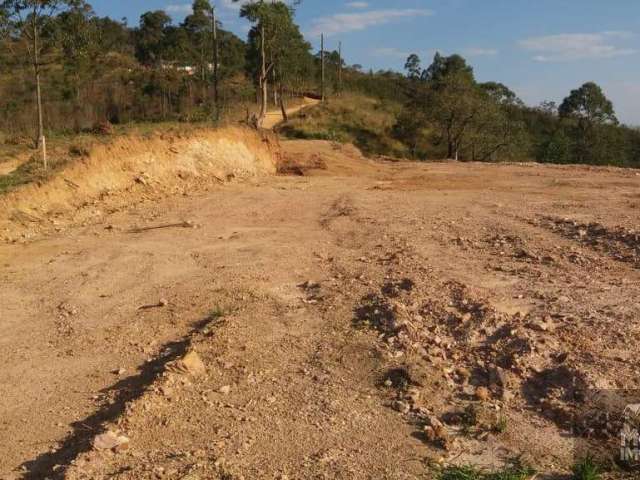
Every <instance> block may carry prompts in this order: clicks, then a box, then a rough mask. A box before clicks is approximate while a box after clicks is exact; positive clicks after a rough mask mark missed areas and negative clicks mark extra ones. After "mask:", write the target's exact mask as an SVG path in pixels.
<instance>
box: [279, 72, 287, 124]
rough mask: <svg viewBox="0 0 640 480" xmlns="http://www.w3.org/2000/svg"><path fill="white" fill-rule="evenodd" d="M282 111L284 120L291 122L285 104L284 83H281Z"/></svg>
mask: <svg viewBox="0 0 640 480" xmlns="http://www.w3.org/2000/svg"><path fill="white" fill-rule="evenodd" d="M280 110H281V111H282V118H283V120H284V121H285V122H288V121H289V116H288V115H287V107H286V105H285V104H284V87H283V85H282V82H280Z"/></svg>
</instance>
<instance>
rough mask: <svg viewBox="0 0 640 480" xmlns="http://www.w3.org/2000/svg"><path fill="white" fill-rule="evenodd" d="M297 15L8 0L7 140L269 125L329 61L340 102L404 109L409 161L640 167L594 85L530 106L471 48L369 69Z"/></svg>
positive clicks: (274, 7)
mask: <svg viewBox="0 0 640 480" xmlns="http://www.w3.org/2000/svg"><path fill="white" fill-rule="evenodd" d="M298 3H299V2H298ZM294 15H295V11H294V9H293V7H291V6H289V5H288V4H285V3H284V2H280V1H275V2H271V1H269V2H267V1H264V0H257V1H253V2H250V3H247V4H243V6H242V8H241V9H240V16H241V17H243V18H244V19H246V20H247V21H248V22H249V23H250V24H251V29H250V30H249V33H248V35H247V38H246V39H241V38H239V37H238V36H236V35H234V34H233V33H231V32H229V31H227V30H225V29H224V28H223V27H224V26H223V25H221V24H220V22H219V21H218V20H217V18H216V11H215V9H214V8H213V6H212V4H211V3H210V2H209V0H195V1H194V2H193V9H192V13H191V14H189V15H188V16H187V17H186V18H185V19H184V21H183V22H181V23H179V24H175V23H174V22H173V21H172V19H171V17H170V16H169V15H168V14H167V13H166V12H164V11H162V10H157V11H149V12H146V13H144V14H143V15H141V17H140V19H139V22H138V25H137V26H135V27H131V26H129V25H128V24H127V22H126V20H122V21H116V20H113V19H110V18H106V17H98V16H97V15H96V14H95V13H94V11H93V9H92V8H91V6H90V5H89V4H88V3H86V2H84V1H83V0H46V1H43V0H26V1H25V0H4V1H2V0H0V141H2V142H18V141H25V139H29V138H31V139H36V142H35V144H37V143H38V139H40V138H41V136H42V135H43V134H45V133H48V132H71V133H73V132H80V131H98V132H100V131H105V130H108V128H109V125H111V124H125V123H131V122H158V121H181V122H201V121H208V122H215V121H218V120H220V119H224V118H225V117H228V116H229V115H230V112H235V114H237V113H238V112H244V111H248V110H247V108H248V106H251V109H252V111H256V112H257V113H256V118H257V119H258V121H259V119H260V118H261V117H262V116H263V115H264V113H265V111H266V109H267V108H269V104H272V105H274V106H277V107H280V108H282V109H283V110H284V107H285V104H286V102H287V101H289V99H290V98H292V97H295V96H299V95H302V94H303V93H309V92H315V93H316V94H319V92H320V90H321V78H322V77H323V74H322V71H323V70H324V79H325V83H324V85H325V91H326V93H327V98H328V99H329V101H331V102H333V101H335V102H337V101H339V99H338V98H337V97H338V95H340V94H341V93H343V92H359V93H362V94H366V95H368V96H371V97H374V98H376V99H378V101H380V102H395V103H398V104H401V105H402V108H401V109H400V111H399V114H398V115H397V118H395V119H394V122H393V126H392V127H390V128H389V131H388V132H387V133H388V135H390V136H392V137H393V138H394V139H396V140H397V141H399V142H402V144H403V145H404V146H405V147H406V149H405V151H406V156H408V157H412V158H416V159H436V158H457V159H459V160H476V161H504V160H536V161H540V162H553V163H589V164H613V165H623V166H640V132H639V131H638V130H637V129H634V128H630V127H626V126H622V125H620V124H619V122H618V120H617V118H616V115H615V111H614V106H613V105H612V104H611V102H610V101H609V100H608V99H607V98H606V96H605V94H604V92H603V91H602V90H601V89H600V87H599V86H598V85H596V84H594V83H585V84H584V85H583V86H581V87H578V88H576V90H574V91H572V92H568V96H567V98H566V99H565V100H564V101H563V102H562V103H561V104H560V105H556V104H554V103H551V102H545V103H544V104H542V105H540V106H539V107H529V106H526V105H525V104H524V103H523V102H522V101H521V100H520V99H519V98H518V97H517V95H516V94H515V93H514V92H513V91H511V90H510V89H509V88H508V87H507V86H505V85H503V84H501V83H497V82H484V83H482V82H478V81H477V80H476V78H475V76H474V72H473V69H472V67H471V66H470V65H468V64H467V62H466V60H465V59H464V58H462V57H461V56H459V55H451V56H448V57H445V56H442V55H440V54H436V56H435V58H434V59H433V61H432V63H431V64H430V65H429V66H427V67H424V68H423V66H422V64H421V60H420V58H418V56H417V55H411V56H410V57H409V58H408V59H407V62H406V66H405V69H406V71H405V73H399V72H393V71H379V72H373V71H369V72H364V71H363V70H362V67H360V66H359V65H353V66H348V65H346V64H345V63H344V61H343V59H342V57H341V55H340V54H339V53H338V52H337V51H325V52H314V51H312V47H311V44H310V43H308V41H307V40H306V39H305V38H304V36H303V35H302V33H301V31H300V29H299V27H298V26H297V25H296V23H295V17H294ZM323 56H324V69H323V68H322V63H323V62H322V58H323ZM381 153H382V152H381Z"/></svg>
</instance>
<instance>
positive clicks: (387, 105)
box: [278, 94, 407, 157]
mask: <svg viewBox="0 0 640 480" xmlns="http://www.w3.org/2000/svg"><path fill="white" fill-rule="evenodd" d="M400 109H401V105H400V104H396V103H391V102H384V103H383V102H382V101H380V100H376V99H373V98H370V97H366V96H363V95H357V94H345V95H344V96H342V97H340V98H334V99H331V100H329V101H328V102H327V103H326V104H324V105H319V106H316V107H313V108H309V109H307V110H305V111H304V112H302V113H301V114H300V115H297V116H296V117H294V118H292V119H291V120H290V121H289V122H288V123H287V124H285V125H283V126H282V127H280V128H279V130H278V131H279V132H281V133H283V134H284V135H286V136H288V137H289V138H297V139H310V140H330V141H334V142H340V143H353V144H354V145H356V146H357V147H358V148H359V149H360V150H361V151H362V152H364V153H365V154H366V155H389V156H395V157H404V156H406V154H407V151H406V147H404V146H403V145H402V144H401V143H400V142H398V141H397V140H395V139H393V138H392V136H391V134H390V132H391V128H392V127H393V124H394V123H395V120H396V115H397V113H398V112H399V111H400Z"/></svg>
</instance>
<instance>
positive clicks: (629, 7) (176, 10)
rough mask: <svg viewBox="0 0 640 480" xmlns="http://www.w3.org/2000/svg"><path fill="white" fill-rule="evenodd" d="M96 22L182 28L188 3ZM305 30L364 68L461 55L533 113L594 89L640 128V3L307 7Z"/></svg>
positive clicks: (231, 21)
mask: <svg viewBox="0 0 640 480" xmlns="http://www.w3.org/2000/svg"><path fill="white" fill-rule="evenodd" d="M91 3H92V5H93V6H94V9H95V10H96V12H97V13H98V14H99V15H109V16H111V17H114V18H121V17H127V18H128V19H129V23H130V24H136V23H137V20H138V18H139V16H140V14H141V13H142V12H144V11H147V10H153V9H165V10H167V11H168V12H169V13H170V14H171V15H172V16H173V17H174V18H175V20H176V21H180V20H181V19H182V18H183V17H184V15H185V14H186V12H188V11H189V3H190V2H189V0H93V1H92V2H91ZM215 3H216V4H217V5H218V7H219V8H218V10H219V12H220V16H221V19H222V21H223V23H224V26H225V28H228V29H230V30H232V31H234V32H236V33H237V34H239V35H241V36H243V37H244V36H245V34H246V31H247V24H246V22H244V21H243V20H241V19H238V16H237V5H233V4H232V2H231V0H215ZM297 19H298V23H299V24H300V25H301V26H302V30H303V32H304V33H305V34H306V35H307V37H308V39H309V40H311V41H312V43H314V45H318V44H319V39H318V36H319V32H320V31H324V32H326V33H327V46H328V48H337V43H338V41H342V43H343V50H344V54H345V59H346V61H347V62H348V63H350V64H355V63H358V64H361V65H363V66H364V67H365V68H374V69H379V68H393V69H397V70H400V69H402V67H403V65H404V60H405V59H406V57H407V55H408V54H409V53H412V52H415V53H418V55H420V57H421V58H422V59H423V63H425V64H428V63H429V62H430V60H431V58H432V56H433V54H434V52H435V51H436V50H438V51H441V52H442V53H445V54H451V53H460V54H462V55H463V56H465V57H466V58H467V59H468V61H469V62H470V63H471V64H472V65H473V66H474V68H475V71H476V75H477V77H478V79H479V80H481V81H487V80H495V81H500V82H503V83H505V84H507V85H508V86H509V87H511V88H512V89H513V90H515V91H516V93H517V94H518V95H519V96H520V97H521V98H523V99H524V100H525V101H526V102H527V103H529V104H533V105H535V104H538V103H539V102H541V101H542V100H547V99H548V100H555V101H558V102H559V101H561V100H562V98H563V97H564V96H566V95H567V94H568V93H569V91H570V90H571V89H573V88H576V87H578V86H579V85H581V84H582V83H584V82H586V81H596V82H598V83H599V84H600V85H602V87H603V88H604V90H605V93H606V94H607V95H608V96H609V97H610V98H611V99H612V100H613V102H614V104H615V107H616V110H617V112H618V116H619V117H620V119H621V120H622V121H623V122H626V123H629V124H633V125H640V0H608V1H606V0H393V1H391V0H363V1H357V0H304V1H303V3H302V5H301V6H300V7H298V11H297Z"/></svg>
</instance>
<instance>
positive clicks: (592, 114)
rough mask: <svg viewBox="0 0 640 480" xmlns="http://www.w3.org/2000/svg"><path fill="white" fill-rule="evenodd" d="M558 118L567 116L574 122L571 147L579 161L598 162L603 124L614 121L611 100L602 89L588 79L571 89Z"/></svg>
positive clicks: (609, 123) (604, 141)
mask: <svg viewBox="0 0 640 480" xmlns="http://www.w3.org/2000/svg"><path fill="white" fill-rule="evenodd" d="M558 111H559V114H560V117H561V118H564V119H568V120H569V121H571V122H572V124H573V125H574V126H575V128H574V131H575V133H574V137H575V150H576V154H577V159H578V161H579V162H580V163H585V162H587V163H599V162H600V161H601V159H600V158H599V155H598V154H599V153H602V152H603V144H604V143H606V141H607V138H606V134H607V132H610V130H607V129H605V128H603V127H604V126H606V125H617V124H618V119H617V118H616V115H615V111H614V109H613V103H611V101H610V100H609V99H608V98H607V97H606V96H605V94H604V92H603V91H602V89H601V88H600V87H599V86H598V85H597V84H595V83H593V82H588V83H585V84H584V85H582V86H581V87H580V88H578V89H576V90H572V91H571V93H570V94H569V96H568V97H567V98H565V99H564V101H563V102H562V104H561V105H560V108H559V110H558Z"/></svg>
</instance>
